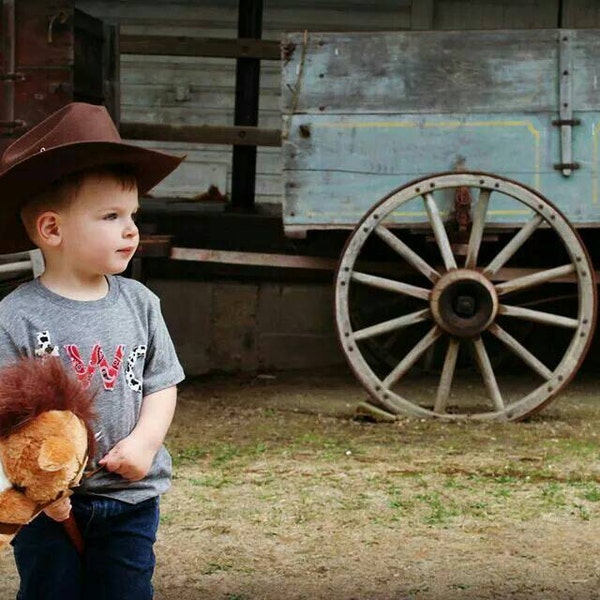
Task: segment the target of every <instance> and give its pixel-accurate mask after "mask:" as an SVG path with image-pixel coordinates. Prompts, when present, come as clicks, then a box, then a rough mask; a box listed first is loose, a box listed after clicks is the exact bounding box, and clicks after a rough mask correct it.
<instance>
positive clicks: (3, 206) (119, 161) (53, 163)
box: [0, 142, 185, 254]
mask: <svg viewBox="0 0 600 600" xmlns="http://www.w3.org/2000/svg"><path fill="white" fill-rule="evenodd" d="M184 158H185V157H184V156H173V155H171V154H166V153H164V152H160V151H158V150H150V149H148V148H143V147H141V146H134V145H131V144H124V143H119V142H77V143H73V144H65V145H62V146H57V147H55V148H52V149H50V150H47V151H41V152H38V153H37V154H35V155H33V156H30V157H29V158H26V159H25V160H23V161H21V162H19V163H16V164H15V165H13V166H12V167H11V168H9V169H7V170H6V171H4V172H3V173H2V174H0V210H1V211H2V212H3V215H2V217H1V218H0V253H2V254H5V253H12V252H24V251H26V250H31V249H33V248H34V247H35V246H34V244H33V243H32V242H31V240H30V239H29V237H28V236H27V232H26V231H25V227H24V226H23V223H22V222H21V217H20V212H21V208H22V207H23V206H24V205H25V203H26V202H27V201H29V200H31V199H32V198H33V197H35V196H36V195H37V194H39V193H41V192H43V191H44V190H45V189H47V187H48V186H49V185H50V184H51V183H52V182H53V181H56V180H57V179H60V178H61V177H64V176H66V175H69V174H71V173H76V172H77V171H82V170H86V169H93V168H95V167H104V166H108V165H126V166H128V167H131V168H132V169H133V171H134V173H135V176H136V179H137V185H138V192H139V194H140V195H141V194H145V193H146V192H148V191H149V190H151V189H152V188H153V187H154V186H155V185H157V184H158V183H159V182H161V181H162V180H163V179H164V178H165V177H167V175H169V174H170V173H171V172H172V171H173V170H175V169H176V168H177V167H178V166H179V164H180V163H181V161H182V160H183V159H184Z"/></svg>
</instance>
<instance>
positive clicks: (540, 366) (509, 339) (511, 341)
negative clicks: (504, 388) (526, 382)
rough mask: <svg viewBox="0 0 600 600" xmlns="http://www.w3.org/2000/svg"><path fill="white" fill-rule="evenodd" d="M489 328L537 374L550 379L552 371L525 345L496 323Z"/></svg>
mask: <svg viewBox="0 0 600 600" xmlns="http://www.w3.org/2000/svg"><path fill="white" fill-rule="evenodd" d="M489 330H490V332H491V333H493V334H494V335H495V336H496V337H497V338H498V339H499V340H500V341H501V342H503V343H504V344H505V345H506V346H507V347H508V348H509V349H510V350H512V351H513V352H514V353H515V354H516V355H517V356H518V357H519V358H520V359H521V360H522V361H523V362H524V363H525V364H527V365H529V366H530V367H531V368H532V369H533V370H534V371H535V372H536V373H537V374H538V375H540V376H541V377H543V378H544V379H545V380H546V381H547V380H549V379H552V371H551V370H550V369H549V368H548V367H547V366H546V365H545V364H544V363H543V362H542V361H540V360H539V359H538V358H536V357H535V356H534V355H533V354H532V353H531V352H529V350H527V348H525V346H523V345H522V344H521V343H520V342H519V341H517V340H516V339H515V338H514V337H513V336H512V335H510V333H508V332H507V331H505V330H504V329H502V327H500V326H499V325H498V324H497V323H494V324H492V326H491V327H490V329H489Z"/></svg>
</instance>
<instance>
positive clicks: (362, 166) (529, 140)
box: [283, 113, 600, 229]
mask: <svg viewBox="0 0 600 600" xmlns="http://www.w3.org/2000/svg"><path fill="white" fill-rule="evenodd" d="M586 119H587V121H586V122H587V123H588V125H587V127H585V128H584V129H581V130H578V131H576V132H575V135H574V138H573V154H574V156H576V157H577V160H578V161H581V168H580V169H579V170H578V171H577V172H576V173H575V174H574V175H573V177H572V178H566V177H564V176H562V175H561V174H560V172H558V171H557V170H556V169H554V164H555V163H556V161H557V159H558V157H559V156H560V146H559V135H558V133H557V132H556V130H555V128H553V127H552V126H550V125H549V121H550V118H549V115H545V114H539V115H534V114H525V115H523V114H521V115H519V114H505V115H468V116H466V115H465V114H455V115H427V118H426V119H425V118H423V117H422V116H420V115H406V114H390V115H385V118H383V117H381V116H379V115H370V114H362V115H347V116H346V115H325V114H323V115H295V116H294V117H293V118H292V119H291V121H290V124H291V125H290V127H289V129H288V130H287V140H286V142H285V143H284V186H285V188H284V189H285V195H284V211H283V215H284V223H285V224H286V226H287V225H294V226H295V225H306V226H307V228H309V229H310V228H312V227H314V228H320V227H323V226H328V225H336V224H337V225H344V226H349V225H353V224H356V223H357V222H358V221H359V220H360V218H361V217H362V216H363V215H364V214H365V213H366V212H367V211H368V210H369V209H370V208H371V207H372V206H373V205H374V204H376V203H377V202H378V201H379V200H380V199H381V198H383V197H384V196H386V195H387V194H389V193H390V192H391V191H392V190H394V189H396V188H397V187H399V186H401V185H404V184H406V183H408V182H409V181H411V180H413V179H416V178H419V177H423V176H426V175H429V174H432V173H440V172H445V171H454V170H456V169H464V170H470V171H484V172H490V173H496V174H499V175H502V176H505V177H509V178H511V179H516V180H518V181H520V182H521V183H524V184H525V185H529V186H531V187H532V188H535V189H537V190H539V191H540V192H541V193H543V194H544V195H546V196H547V197H548V198H549V199H550V200H552V201H554V202H555V203H556V204H557V205H558V206H559V207H560V208H561V210H563V211H564V212H565V213H566V214H567V217H568V218H569V219H570V220H572V221H573V222H574V223H586V222H597V221H598V220H599V219H600V197H599V173H598V171H599V167H598V165H599V160H600V151H599V144H598V136H599V134H600V113H590V114H588V116H587V117H586ZM452 203H453V198H450V197H449V198H446V205H445V206H443V207H442V210H444V211H446V212H448V211H449V210H451V209H452V206H453V204H452ZM517 209H518V207H515V206H514V204H513V203H512V202H509V201H508V199H504V200H502V201H501V202H500V204H498V198H496V197H494V196H492V200H491V203H490V211H489V216H490V219H491V220H492V222H495V223H496V222H497V223H511V222H512V223H521V222H523V221H524V220H527V215H526V214H525V213H526V212H527V211H525V212H524V211H522V210H521V211H519V210H517ZM400 213H401V214H400ZM397 219H398V221H401V222H403V223H405V224H407V225H410V224H414V223H420V222H426V221H427V217H426V215H425V212H424V210H423V207H422V204H420V203H419V202H414V203H413V205H407V206H405V207H403V209H402V211H399V214H398V216H397Z"/></svg>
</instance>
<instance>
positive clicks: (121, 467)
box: [98, 434, 156, 481]
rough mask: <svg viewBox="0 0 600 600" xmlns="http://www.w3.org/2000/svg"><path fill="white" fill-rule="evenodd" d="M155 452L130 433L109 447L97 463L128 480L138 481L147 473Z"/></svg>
mask: <svg viewBox="0 0 600 600" xmlns="http://www.w3.org/2000/svg"><path fill="white" fill-rule="evenodd" d="M155 454H156V449H155V448H153V447H150V446H149V445H148V444H147V443H145V441H144V440H140V439H139V437H136V436H135V435H134V434H131V435H128V436H127V437H126V438H123V439H122V440H121V441H120V442H119V443H118V444H116V445H115V446H114V447H113V448H111V449H110V450H109V452H108V454H106V456H104V457H103V458H102V459H100V461H99V462H98V464H100V465H102V466H104V467H105V468H106V469H108V470H109V471H111V472H113V473H118V474H119V475H121V477H125V479H129V481H139V480H140V479H143V478H144V477H146V475H147V474H148V471H149V470H150V467H151V466H152V461H153V460H154V455H155Z"/></svg>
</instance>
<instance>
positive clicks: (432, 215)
mask: <svg viewBox="0 0 600 600" xmlns="http://www.w3.org/2000/svg"><path fill="white" fill-rule="evenodd" d="M423 202H424V203H425V210H426V211H427V215H428V217H429V222H430V223H431V228H432V229H433V235H434V237H435V240H436V242H437V245H438V248H439V249H440V253H441V255H442V260H443V261H444V266H445V267H446V270H447V271H450V269H456V259H455V258H454V254H453V253H452V248H451V247H450V240H449V239H448V234H447V233H446V229H445V227H444V222H443V221H442V217H441V215H440V211H439V210H438V207H437V204H436V203H435V200H434V198H433V195H432V194H431V193H427V194H425V195H424V196H423Z"/></svg>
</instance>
